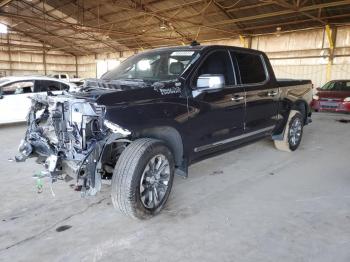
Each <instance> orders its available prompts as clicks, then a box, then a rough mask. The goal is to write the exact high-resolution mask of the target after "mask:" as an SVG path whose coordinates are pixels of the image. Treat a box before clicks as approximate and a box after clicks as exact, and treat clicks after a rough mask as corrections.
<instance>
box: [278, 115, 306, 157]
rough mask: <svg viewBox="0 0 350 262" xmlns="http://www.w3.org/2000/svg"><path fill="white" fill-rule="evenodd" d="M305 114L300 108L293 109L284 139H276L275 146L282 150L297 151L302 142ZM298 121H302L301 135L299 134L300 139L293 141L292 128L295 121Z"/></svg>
mask: <svg viewBox="0 0 350 262" xmlns="http://www.w3.org/2000/svg"><path fill="white" fill-rule="evenodd" d="M303 119H304V117H303V115H302V113H301V112H300V111H298V110H291V112H290V115H289V118H288V121H287V123H286V127H285V131H284V136H283V140H275V141H274V143H275V146H276V148H277V149H279V150H282V151H287V152H291V151H295V150H296V149H297V148H298V147H299V145H300V142H301V139H302V136H303V127H304V122H303ZM296 121H299V123H300V135H299V136H298V140H297V141H296V143H295V141H294V142H293V139H292V137H293V134H292V133H293V132H291V128H292V126H293V123H295V122H296Z"/></svg>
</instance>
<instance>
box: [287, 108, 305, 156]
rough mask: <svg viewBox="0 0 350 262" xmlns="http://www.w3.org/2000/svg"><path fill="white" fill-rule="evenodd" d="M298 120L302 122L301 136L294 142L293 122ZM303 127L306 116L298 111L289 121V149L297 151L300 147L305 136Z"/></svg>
mask: <svg viewBox="0 0 350 262" xmlns="http://www.w3.org/2000/svg"><path fill="white" fill-rule="evenodd" d="M297 121H299V122H300V123H301V124H300V136H299V138H298V139H297V141H296V143H293V142H292V134H291V128H292V126H293V124H294V123H296V122H297ZM303 127H304V117H303V115H302V114H301V113H300V112H298V113H296V114H295V115H294V116H293V117H292V118H291V119H290V121H289V123H288V144H289V149H290V150H291V151H295V150H296V149H297V148H298V147H299V145H300V142H301V139H302V137H303Z"/></svg>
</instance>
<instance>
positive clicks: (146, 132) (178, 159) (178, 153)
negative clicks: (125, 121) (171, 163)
mask: <svg viewBox="0 0 350 262" xmlns="http://www.w3.org/2000/svg"><path fill="white" fill-rule="evenodd" d="M135 137H136V138H142V137H149V138H155V139H159V140H162V141H164V142H165V143H166V145H167V146H168V147H169V148H170V149H171V150H172V152H173V154H174V158H175V164H176V166H181V165H182V162H183V152H184V149H183V143H182V138H181V135H180V133H179V132H178V131H177V130H176V129H175V128H173V127H170V126H160V127H152V128H147V129H143V130H141V131H138V132H136V134H135Z"/></svg>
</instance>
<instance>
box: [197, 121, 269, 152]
mask: <svg viewBox="0 0 350 262" xmlns="http://www.w3.org/2000/svg"><path fill="white" fill-rule="evenodd" d="M274 128H275V126H269V127H265V128H262V129H259V130H256V131H253V132H249V133H246V134H243V135H239V136H235V137H232V138H228V139H225V140H221V141H218V142H215V143H212V144H208V145H204V146H199V147H195V148H194V152H196V153H198V152H201V151H203V150H207V149H210V148H214V147H217V146H220V145H224V144H227V143H231V142H234V141H237V140H241V139H243V138H246V137H250V136H254V135H257V134H261V133H265V132H268V131H272V130H273V129H274Z"/></svg>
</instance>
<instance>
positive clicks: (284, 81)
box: [277, 79, 312, 87]
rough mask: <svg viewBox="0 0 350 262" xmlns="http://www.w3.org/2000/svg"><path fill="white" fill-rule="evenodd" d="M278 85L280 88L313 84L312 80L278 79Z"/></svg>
mask: <svg viewBox="0 0 350 262" xmlns="http://www.w3.org/2000/svg"><path fill="white" fill-rule="evenodd" d="M277 83H278V86H279V87H285V86H299V85H307V84H312V82H311V80H296V79H277Z"/></svg>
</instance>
